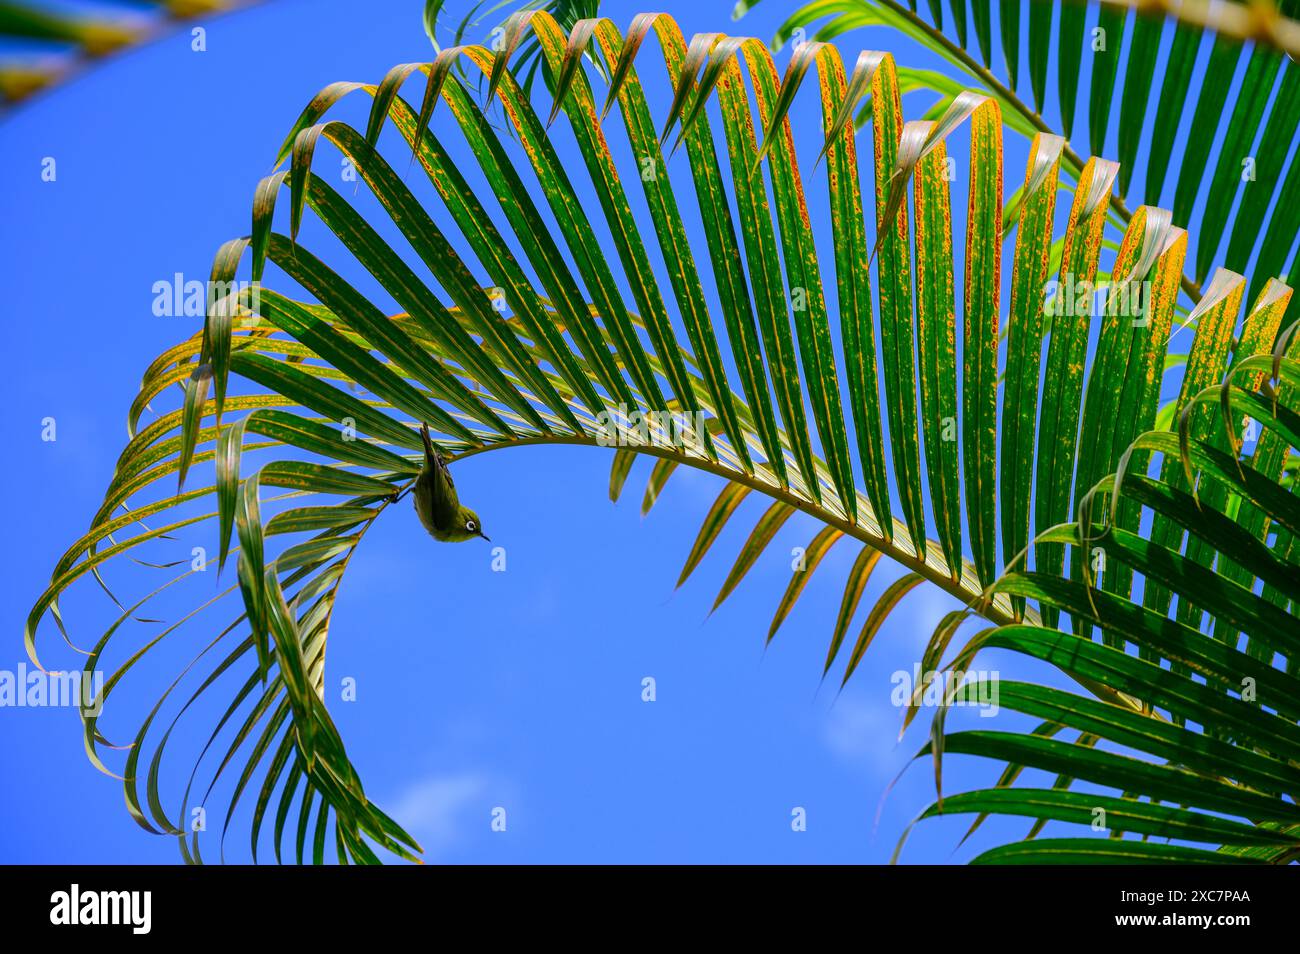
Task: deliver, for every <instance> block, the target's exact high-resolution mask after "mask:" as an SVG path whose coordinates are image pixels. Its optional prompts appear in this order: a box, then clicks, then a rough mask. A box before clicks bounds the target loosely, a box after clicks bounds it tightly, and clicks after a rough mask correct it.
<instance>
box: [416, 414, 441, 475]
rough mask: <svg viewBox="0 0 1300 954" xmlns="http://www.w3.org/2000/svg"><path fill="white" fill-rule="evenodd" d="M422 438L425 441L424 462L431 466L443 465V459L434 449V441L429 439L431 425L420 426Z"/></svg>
mask: <svg viewBox="0 0 1300 954" xmlns="http://www.w3.org/2000/svg"><path fill="white" fill-rule="evenodd" d="M420 437H421V439H422V440H423V441H424V461H425V463H426V464H428V465H430V466H434V465H436V464H440V463H442V458H440V457H439V456H438V452H437V451H435V450H434V449H433V441H432V440H431V439H430V438H429V425H428V424H421V425H420Z"/></svg>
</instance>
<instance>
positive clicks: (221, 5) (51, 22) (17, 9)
mask: <svg viewBox="0 0 1300 954" xmlns="http://www.w3.org/2000/svg"><path fill="white" fill-rule="evenodd" d="M256 2H258V0H130V2H128V0H115V2H113V3H112V4H111V5H107V6H106V4H105V3H100V4H97V5H95V6H94V7H91V8H86V7H85V6H84V5H83V6H80V7H79V6H77V5H70V4H68V3H51V2H49V0H0V42H4V43H5V44H6V45H5V46H4V47H0V110H3V109H4V108H6V107H8V106H11V105H12V104H14V103H18V102H21V101H22V100H25V99H27V98H28V97H29V96H32V95H33V94H35V93H37V92H39V91H40V90H43V89H46V88H48V87H50V86H52V85H54V84H56V83H59V82H61V81H62V80H64V79H66V78H67V77H69V76H71V75H73V74H74V73H75V72H76V71H77V70H78V69H79V68H81V67H84V66H85V65H86V64H88V63H91V62H93V61H95V60H97V59H100V58H102V57H104V56H107V55H109V54H111V53H116V52H118V51H119V50H122V49H125V48H127V47H131V46H135V45H137V44H140V43H146V42H148V41H149V40H151V39H154V38H155V37H157V36H160V35H161V34H162V33H164V32H166V31H167V30H168V29H169V28H171V27H174V26H175V25H177V24H178V23H180V22H182V21H185V20H193V19H197V18H199V17H205V16H209V15H212V14H217V13H227V12H229V11H232V10H237V9H239V8H241V7H246V6H250V5H251V4H253V3H256Z"/></svg>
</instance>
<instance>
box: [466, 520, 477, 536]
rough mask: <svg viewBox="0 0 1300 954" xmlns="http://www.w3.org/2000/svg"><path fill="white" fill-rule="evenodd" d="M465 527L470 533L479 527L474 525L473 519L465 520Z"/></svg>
mask: <svg viewBox="0 0 1300 954" xmlns="http://www.w3.org/2000/svg"><path fill="white" fill-rule="evenodd" d="M465 529H466V530H468V531H469V532H470V533H473V532H474V531H475V530H477V529H478V527H476V526H475V525H474V521H473V520H467V521H465Z"/></svg>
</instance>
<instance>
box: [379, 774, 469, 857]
mask: <svg viewBox="0 0 1300 954" xmlns="http://www.w3.org/2000/svg"><path fill="white" fill-rule="evenodd" d="M487 787H488V783H487V778H486V777H484V776H483V775H481V774H478V773H476V772H463V773H461V774H459V775H436V776H429V777H426V778H423V779H420V780H418V781H415V782H412V783H411V784H410V785H408V786H407V787H406V788H405V789H404V790H403V791H402V792H400V793H399V794H398V796H397V797H396V798H395V799H394V800H393V801H392V810H391V811H390V812H389V814H390V815H392V817H393V818H394V819H395V820H396V821H397V822H398V823H399V824H400V825H402V826H403V827H404V828H406V830H407V831H409V832H410V833H411V834H412V835H414V836H415V839H416V840H417V841H418V842H420V844H421V845H423V846H424V850H425V857H426V858H428V859H433V858H435V857H436V856H437V855H438V854H440V853H442V852H445V851H447V850H448V849H450V848H451V847H452V846H453V845H455V844H456V842H457V841H458V840H459V839H460V837H461V835H462V834H463V833H464V832H465V831H466V830H467V828H468V826H470V825H472V824H474V820H473V819H472V818H471V816H470V812H469V809H470V807H471V805H472V804H473V802H474V800H475V799H477V798H478V797H479V796H481V795H483V794H484V793H485V792H486V791H487ZM478 821H479V823H480V824H483V825H486V824H487V819H486V816H484V818H481V819H479V820H478Z"/></svg>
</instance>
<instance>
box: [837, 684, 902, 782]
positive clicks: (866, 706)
mask: <svg viewBox="0 0 1300 954" xmlns="http://www.w3.org/2000/svg"><path fill="white" fill-rule="evenodd" d="M897 736H898V710H897V709H895V708H893V707H892V706H888V705H879V704H876V705H873V704H872V703H870V702H868V701H866V700H864V699H859V698H855V697H853V696H848V695H845V696H841V697H840V698H839V699H837V700H836V702H835V705H834V706H833V707H832V708H831V710H830V712H829V713H827V716H826V722H825V727H824V728H823V730H822V741H823V742H824V743H825V744H826V747H827V748H828V749H830V751H831V753H832V754H833V755H835V756H836V757H837V758H839V759H842V760H843V761H845V762H848V763H850V764H851V765H853V766H854V767H855V768H859V769H866V770H867V771H868V772H870V773H871V774H872V775H881V776H883V775H889V774H890V773H892V772H893V770H894V769H893V766H894V763H895V762H896V761H897V755H896V753H895V748H896V739H897Z"/></svg>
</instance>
